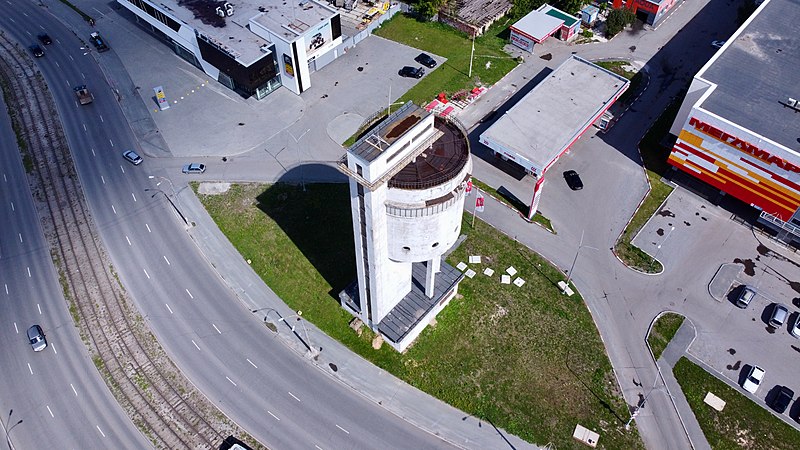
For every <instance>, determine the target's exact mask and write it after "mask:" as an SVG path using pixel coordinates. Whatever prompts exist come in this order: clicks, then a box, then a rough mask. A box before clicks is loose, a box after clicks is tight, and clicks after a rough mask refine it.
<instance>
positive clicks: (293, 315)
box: [278, 311, 314, 353]
mask: <svg viewBox="0 0 800 450" xmlns="http://www.w3.org/2000/svg"><path fill="white" fill-rule="evenodd" d="M302 315H303V311H297V314H292V315H291V316H286V317H281V318H280V319H278V322H284V323H285V324H287V325H289V326H290V327H291V329H292V333H294V334H295V335H297V333H296V332H295V331H294V329H295V326H294V325H291V324H289V323H288V322H287V321H286V320H287V319H291V318H292V317H296V318H297V321H298V322H300V324H301V325H302V326H303V332H304V333H305V335H306V340H305V341H304V342H303V344H304V345H305V346H306V348H307V349H308V351H310V352H312V353H314V348H313V347H311V340H309V338H308V329H307V328H306V324H305V323H304V322H303V320H302V318H301V316H302ZM298 337H299V336H298ZM300 340H301V341H302V340H303V339H302V338H301V339H300Z"/></svg>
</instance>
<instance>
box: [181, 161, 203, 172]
mask: <svg viewBox="0 0 800 450" xmlns="http://www.w3.org/2000/svg"><path fill="white" fill-rule="evenodd" d="M205 171H206V165H205V164H198V163H191V164H187V165H185V166H183V170H182V172H183V173H203V172H205Z"/></svg>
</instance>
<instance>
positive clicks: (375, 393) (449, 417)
mask: <svg viewBox="0 0 800 450" xmlns="http://www.w3.org/2000/svg"><path fill="white" fill-rule="evenodd" d="M178 199H179V204H180V205H181V208H182V211H183V213H184V215H185V216H186V217H187V219H188V221H189V223H194V224H195V226H194V227H192V228H190V229H189V235H190V236H191V238H192V239H193V240H194V242H195V243H196V245H197V247H198V248H199V249H200V251H201V252H202V253H203V255H204V257H205V258H206V260H207V261H208V262H209V264H210V265H211V266H212V267H214V268H215V270H216V271H217V273H218V274H219V276H220V278H222V280H224V282H225V283H226V284H227V285H228V287H229V288H230V289H231V291H232V292H233V294H234V295H235V296H236V297H237V298H238V299H239V300H240V301H241V302H242V303H243V304H244V305H245V306H246V307H247V308H248V309H249V310H251V311H252V310H262V311H260V312H258V313H256V314H257V315H258V318H259V320H261V319H262V318H263V317H264V315H265V314H264V313H265V312H266V309H270V308H272V309H274V310H275V311H277V312H278V313H279V314H280V315H282V316H284V317H286V316H290V315H292V314H295V312H294V311H291V310H290V309H289V308H288V307H287V306H286V305H285V304H284V303H283V301H282V300H281V299H280V298H279V297H278V296H277V295H275V293H274V292H272V290H271V289H270V288H269V287H268V286H267V285H265V284H264V282H263V281H262V280H261V279H260V278H259V277H258V275H257V274H256V273H255V272H253V270H252V269H251V268H250V267H249V266H248V264H247V262H246V261H245V260H244V259H242V257H241V255H240V254H239V252H238V251H237V250H236V249H235V248H234V247H233V245H232V244H231V243H230V242H229V241H228V239H227V238H226V237H225V235H223V234H222V232H221V231H220V230H219V228H217V226H216V224H215V223H214V221H213V219H211V217H210V216H209V215H208V214H207V213H206V211H205V208H203V205H202V204H201V203H200V200H199V199H198V198H197V197H196V196H195V195H194V192H193V191H192V190H191V189H182V190H180V192H179V193H178ZM307 326H308V336H309V341H311V343H312V347H313V348H314V349H315V350H319V349H322V351H321V352H319V354H318V355H317V356H316V357H313V358H312V357H311V355H309V354H308V353H307V349H306V347H305V346H303V344H302V343H301V342H300V341H299V340H298V339H297V338H296V337H295V336H294V335H293V334H292V333H291V332H290V331H289V330H288V329H285V328H283V327H280V326H279V327H278V331H277V332H278V335H279V336H278V337H279V338H280V339H281V341H282V342H283V343H284V344H285V345H286V346H287V347H289V348H291V349H293V350H294V351H295V352H297V354H298V357H303V358H305V359H306V360H307V361H308V363H309V364H313V365H314V366H315V367H316V368H317V369H319V370H320V371H322V372H324V373H325V374H327V375H329V376H331V377H332V378H334V379H336V380H338V381H340V382H341V383H342V384H344V385H345V386H348V387H349V388H351V389H352V390H353V392H354V393H357V394H360V395H362V396H364V397H365V398H367V399H368V400H370V401H372V402H374V403H376V404H379V405H381V406H383V407H384V408H385V409H386V410H387V411H389V412H391V413H393V414H395V415H397V416H398V417H400V418H402V419H404V420H406V421H407V422H409V423H411V424H413V425H414V426H416V427H418V428H421V429H423V430H425V431H427V432H429V433H431V434H434V435H436V436H439V437H441V438H442V439H444V440H445V441H447V442H450V443H452V444H454V445H456V446H459V447H461V448H474V449H498V448H514V449H517V450H522V449H536V448H538V447H536V446H535V445H532V444H529V443H528V442H525V441H523V440H522V439H520V438H518V437H517V436H514V435H511V434H508V433H506V432H505V431H504V430H501V429H496V428H495V427H494V426H493V425H491V424H490V423H488V422H483V421H481V420H480V419H478V418H476V417H473V416H470V415H468V414H466V413H464V412H463V411H460V410H458V409H456V408H453V407H451V406H449V405H447V404H446V403H444V402H442V401H440V400H438V399H436V398H434V397H432V396H430V395H428V394H426V393H424V392H422V391H420V390H418V389H416V388H414V387H412V386H410V385H408V384H406V383H405V382H404V381H402V380H400V379H398V378H396V377H394V376H393V375H391V374H389V373H386V372H385V371H383V370H382V369H380V368H378V367H376V366H375V365H373V364H372V363H370V362H369V361H366V360H364V359H363V358H361V357H360V356H358V355H356V354H355V353H353V352H352V351H350V350H349V349H348V348H347V347H345V346H344V345H342V344H340V343H339V342H338V341H335V340H333V339H331V338H330V337H328V335H326V334H325V333H323V332H321V331H320V330H319V329H317V328H316V327H315V326H313V324H311V323H307Z"/></svg>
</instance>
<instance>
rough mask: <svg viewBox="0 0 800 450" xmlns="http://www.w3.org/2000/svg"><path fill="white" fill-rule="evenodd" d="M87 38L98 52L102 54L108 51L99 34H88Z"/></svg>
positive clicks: (104, 41)
mask: <svg viewBox="0 0 800 450" xmlns="http://www.w3.org/2000/svg"><path fill="white" fill-rule="evenodd" d="M89 37H90V38H91V41H92V44H94V46H95V48H97V51H98V52H100V53H102V52H104V51H107V50H108V49H109V48H108V44H106V40H105V39H103V38H102V37H100V33H98V32H96V31H95V32H93V33H92V34H90V35H89Z"/></svg>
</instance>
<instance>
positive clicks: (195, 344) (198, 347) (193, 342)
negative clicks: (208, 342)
mask: <svg viewBox="0 0 800 450" xmlns="http://www.w3.org/2000/svg"><path fill="white" fill-rule="evenodd" d="M192 344H194V346H195V347H197V349H198V350H200V346H199V345H197V342H195V341H194V339H192Z"/></svg>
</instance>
